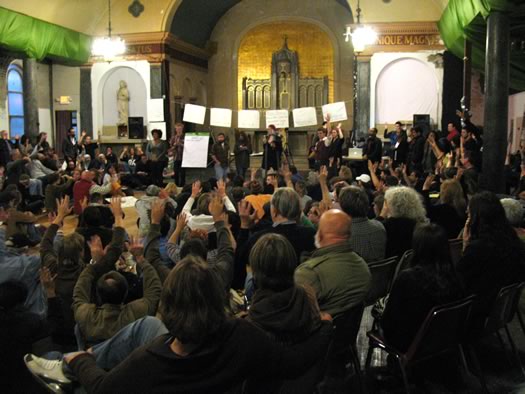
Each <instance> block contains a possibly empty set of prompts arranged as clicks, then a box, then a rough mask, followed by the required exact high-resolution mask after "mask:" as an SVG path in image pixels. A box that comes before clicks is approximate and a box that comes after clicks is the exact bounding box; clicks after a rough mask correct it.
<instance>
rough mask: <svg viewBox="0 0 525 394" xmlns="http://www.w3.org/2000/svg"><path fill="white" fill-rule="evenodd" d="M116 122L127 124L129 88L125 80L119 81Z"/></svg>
mask: <svg viewBox="0 0 525 394" xmlns="http://www.w3.org/2000/svg"><path fill="white" fill-rule="evenodd" d="M117 109H118V124H119V125H127V124H128V117H129V90H128V84H127V83H126V81H120V88H119V89H118V92H117Z"/></svg>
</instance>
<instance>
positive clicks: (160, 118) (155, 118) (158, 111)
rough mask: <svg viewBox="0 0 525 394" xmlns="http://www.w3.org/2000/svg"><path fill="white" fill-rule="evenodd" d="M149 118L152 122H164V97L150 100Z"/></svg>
mask: <svg viewBox="0 0 525 394" xmlns="http://www.w3.org/2000/svg"><path fill="white" fill-rule="evenodd" d="M148 120H149V121H150V122H164V99H162V98H160V99H151V100H150V101H149V113H148Z"/></svg>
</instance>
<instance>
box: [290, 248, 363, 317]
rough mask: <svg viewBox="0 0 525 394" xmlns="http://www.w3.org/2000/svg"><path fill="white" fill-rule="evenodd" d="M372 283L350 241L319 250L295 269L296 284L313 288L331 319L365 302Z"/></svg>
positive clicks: (320, 305)
mask: <svg viewBox="0 0 525 394" xmlns="http://www.w3.org/2000/svg"><path fill="white" fill-rule="evenodd" d="M370 280H371V275H370V271H369V269H368V266H367V265H366V262H365V261H364V260H363V259H362V258H361V257H360V256H359V255H358V254H357V253H355V252H354V251H353V250H352V247H351V246H350V243H349V242H343V243H339V244H336V245H332V246H327V247H324V248H320V249H317V250H316V251H315V252H314V253H313V254H312V257H311V258H310V259H309V260H307V261H305V262H304V263H302V264H301V265H299V267H297V269H296V270H295V282H296V283H297V284H301V285H310V286H311V287H313V289H314V290H315V293H316V295H317V301H318V302H319V307H320V308H321V311H323V312H327V313H329V314H330V315H332V317H337V316H338V315H340V314H341V313H343V312H345V311H347V310H349V309H350V308H352V307H353V306H355V305H357V304H359V303H360V302H362V301H363V300H364V298H365V296H366V294H367V293H368V289H369V287H370Z"/></svg>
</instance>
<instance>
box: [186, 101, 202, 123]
mask: <svg viewBox="0 0 525 394" xmlns="http://www.w3.org/2000/svg"><path fill="white" fill-rule="evenodd" d="M205 117H206V107H203V106H201V105H194V104H186V105H185V106H184V117H183V119H182V120H183V121H184V122H190V123H197V124H204V118H205Z"/></svg>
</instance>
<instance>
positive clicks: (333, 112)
mask: <svg viewBox="0 0 525 394" xmlns="http://www.w3.org/2000/svg"><path fill="white" fill-rule="evenodd" d="M328 114H329V115H330V122H341V121H343V120H347V119H348V116H347V115H346V104H345V102H344V101H339V102H337V103H332V104H325V105H323V119H324V120H326V115H328Z"/></svg>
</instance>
